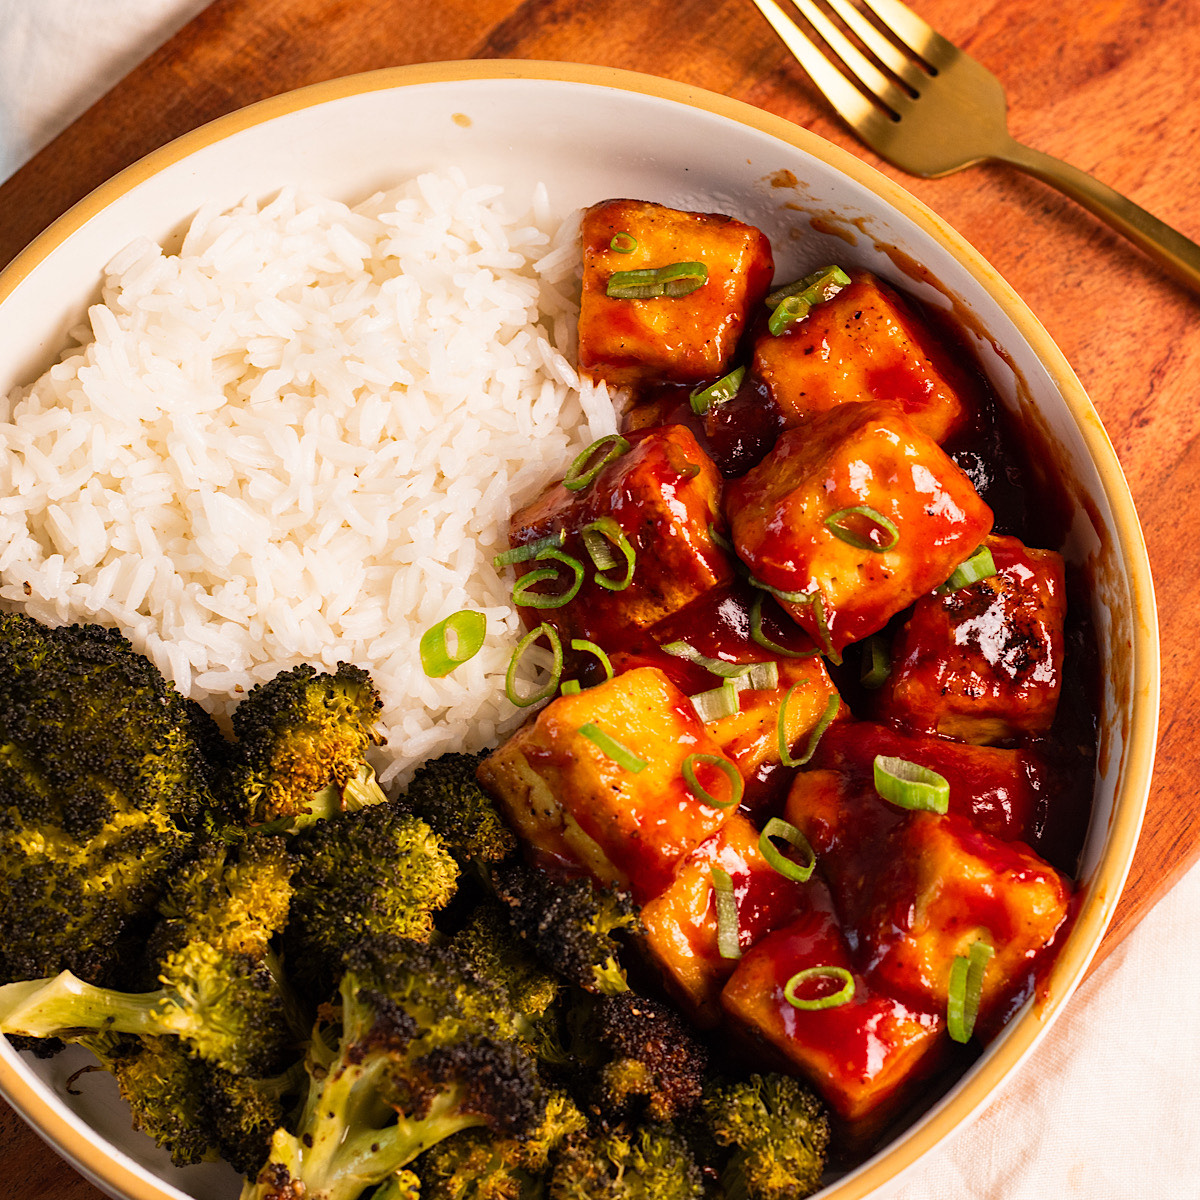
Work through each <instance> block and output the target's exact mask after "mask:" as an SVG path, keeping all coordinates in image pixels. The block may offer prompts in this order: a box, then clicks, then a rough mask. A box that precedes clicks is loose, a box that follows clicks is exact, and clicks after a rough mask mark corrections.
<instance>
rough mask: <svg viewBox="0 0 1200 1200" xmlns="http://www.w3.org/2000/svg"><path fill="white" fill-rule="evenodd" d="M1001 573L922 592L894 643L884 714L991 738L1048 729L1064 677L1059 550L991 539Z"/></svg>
mask: <svg viewBox="0 0 1200 1200" xmlns="http://www.w3.org/2000/svg"><path fill="white" fill-rule="evenodd" d="M987 544H988V547H989V548H990V550H991V552H992V557H993V559H994V560H995V563H996V574H995V575H991V576H989V577H988V578H986V579H980V580H978V581H977V582H975V583H973V584H971V585H969V586H968V587H964V588H959V589H958V590H957V591H953V592H948V593H946V594H944V595H939V594H931V595H928V596H922V597H921V599H919V600H918V601H917V602H916V604H914V605H913V611H912V616H911V617H910V618H909V619H908V621H907V623H906V624H905V626H904V629H903V631H902V632H901V633H900V635H899V636H898V637H897V639H896V643H895V645H894V646H893V648H892V673H891V675H890V676H889V678H888V681H887V683H886V684H885V685H884V688H883V690H882V691H881V692H880V693H879V697H878V710H877V711H878V713H879V714H880V715H881V716H883V717H885V718H890V719H893V720H896V721H901V722H903V723H904V724H906V725H909V726H911V727H912V728H914V729H922V730H926V731H928V732H930V733H940V734H941V735H942V736H943V737H950V738H958V739H959V740H961V741H964V742H975V743H979V744H985V743H990V742H997V741H1001V740H1003V739H1004V738H1011V737H1019V736H1020V735H1021V734H1025V733H1043V732H1045V731H1046V730H1047V729H1049V728H1050V725H1051V724H1052V722H1053V721H1054V713H1055V710H1056V708H1057V706H1058V695H1059V690H1060V688H1061V684H1062V657H1063V621H1064V619H1065V617H1066V607H1067V601H1066V588H1065V582H1064V578H1063V563H1062V558H1061V557H1060V556H1059V555H1058V554H1056V553H1054V551H1053V550H1031V549H1029V548H1028V547H1027V546H1023V545H1022V544H1021V543H1020V542H1019V541H1018V540H1017V539H1016V538H1013V537H991V538H989V539H988V542H987Z"/></svg>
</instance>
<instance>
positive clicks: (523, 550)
mask: <svg viewBox="0 0 1200 1200" xmlns="http://www.w3.org/2000/svg"><path fill="white" fill-rule="evenodd" d="M566 540H567V531H566V530H565V529H560V530H558V531H557V532H556V533H551V534H549V535H547V536H546V537H543V538H538V539H537V540H536V541H533V542H526V543H525V545H523V546H514V547H513V548H512V549H511V550H505V551H504V552H503V553H502V554H497V555H496V557H495V558H493V559H492V566H493V567H495V569H496V570H497V571H499V570H500V568H501V567H511V566H512V565H513V564H514V563H519V562H528V561H529V560H530V559H531V558H536V557H537V556H538V555H539V554H541V553H542V551H543V550H559V549H561V548H562V545H563V543H564V542H565V541H566Z"/></svg>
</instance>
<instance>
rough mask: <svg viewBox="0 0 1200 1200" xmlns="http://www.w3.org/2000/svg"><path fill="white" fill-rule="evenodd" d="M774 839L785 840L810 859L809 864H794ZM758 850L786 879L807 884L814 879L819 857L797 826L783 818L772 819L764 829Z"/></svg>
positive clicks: (759, 838) (759, 837) (759, 836)
mask: <svg viewBox="0 0 1200 1200" xmlns="http://www.w3.org/2000/svg"><path fill="white" fill-rule="evenodd" d="M773 837H777V838H783V840H784V841H785V842H787V843H788V844H789V845H790V846H792V847H793V848H794V849H796V850H799V851H800V853H801V854H803V855H804V856H805V857H806V858H807V859H808V862H806V863H796V862H792V860H791V859H790V858H788V857H787V856H786V855H785V854H784V853H783V851H782V850H780V849H779V847H778V846H776V845H775V843H774V842H772V841H771V839H772V838H773ZM758 848H759V850H760V851H762V856H763V858H765V859H766V860H767V862H769V863H770V864H771V866H773V867H774V868H775V870H776V871H778V872H779V874H780V875H782V876H783V877H784V878H785V879H792V880H794V881H795V882H796V883H807V882H808V881H809V880H810V879H811V878H812V873H813V871H814V870H816V866H817V856H816V854H815V852H814V851H813V848H812V846H810V845H809V842H808V838H806V837H805V836H804V834H803V833H801V832H800V830H799V829H797V828H796V826H795V825H793V824H791V822H789V821H785V820H783V818H782V817H772V818H771V819H770V820H769V821H768V822H767V823H766V824H765V825H764V826H763V827H762V832H761V833H760V834H759V835H758Z"/></svg>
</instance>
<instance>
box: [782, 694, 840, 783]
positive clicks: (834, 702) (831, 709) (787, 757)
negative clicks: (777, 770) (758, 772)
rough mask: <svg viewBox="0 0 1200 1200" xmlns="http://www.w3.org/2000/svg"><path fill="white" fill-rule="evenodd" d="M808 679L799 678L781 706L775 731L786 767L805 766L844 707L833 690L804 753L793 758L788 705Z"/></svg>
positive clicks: (809, 737)
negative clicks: (788, 729)
mask: <svg viewBox="0 0 1200 1200" xmlns="http://www.w3.org/2000/svg"><path fill="white" fill-rule="evenodd" d="M807 686H808V680H807V679H798V680H797V681H796V682H795V683H793V684H792V686H791V687H790V688H788V690H787V695H786V696H784V698H783V703H782V704H781V705H780V706H779V717H778V720H777V721H776V725H775V732H776V739H777V742H778V746H779V761H780V762H781V763H782V764H783V765H784V766H785V767H803V766H804V765H805V764H806V763H807V762H809V760H810V759H811V758H812V756H813V755H814V754H816V752H817V746H818V745H819V744H820V741H821V738H822V736H823V735H824V733H825V730H827V729H828V728H829V726H830V725H831V724H833V718H834V717H836V716H837V715H838V710H839V709H840V708H841V707H842V698H841V696H839V695H838V693H837V692H836V691H834V692H832V693H831V694H830V696H829V699H828V700H827V701H826V703H825V711H824V712H823V713H822V714H821V719H820V720H819V721H818V722H817V723H816V724H815V725H814V726H813V728H812V731H811V732H810V733H809V735H808V742H807V743H806V744H805V747H804V753H803V754H802V755H800V757H799V758H793V757H792V754H791V751H790V750H789V749H788V736H787V706H788V701H789V700H790V699H791V698H792V693H793V692H794V691H795V690H796V689H797V688H798V687H807Z"/></svg>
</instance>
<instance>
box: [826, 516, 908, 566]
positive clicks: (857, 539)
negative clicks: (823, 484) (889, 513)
mask: <svg viewBox="0 0 1200 1200" xmlns="http://www.w3.org/2000/svg"><path fill="white" fill-rule="evenodd" d="M847 517H865V518H866V520H868V521H871V522H873V523H874V524H875V525H876V526H877V527H878V528H879V529H881V530H882V531H883V533H884V534H886V535H887V537H888V541H887V542H886V543H885V542H883V541H878V542H873V541H872V540H871V539H870V538H869V537H863V535H862V534H860V533H858V532H856V531H855V530H854V529H852V528H851V527H850V526H849V525H847V524H846V518H847ZM825 528H826V529H828V530H829V532H830V533H832V534H833V536H834V537H835V538H840V539H841V540H842V541H843V542H845V543H846V544H847V545H848V546H853V547H854V548H855V549H856V550H870V551H871V553H872V554H886V553H887V551H889V550H892V549H894V548H895V546H896V544H897V543H898V542H899V541H900V530H898V529H897V528H896V526H895V524H894V523H893V522H892V521H890V520H888V518H887V517H885V516H884V515H883V513H881V512H880V511H879V509H877V508H872V507H871V506H870V505H869V504H854V505H851V507H849V508H839V509H838V510H837V512H832V513H830V514H829V516H827V517H826V518H825Z"/></svg>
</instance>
